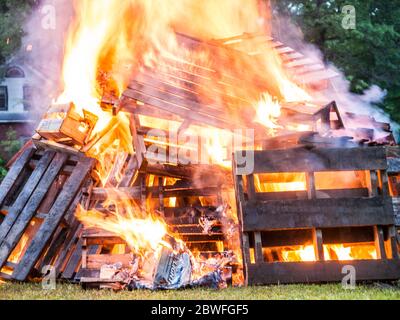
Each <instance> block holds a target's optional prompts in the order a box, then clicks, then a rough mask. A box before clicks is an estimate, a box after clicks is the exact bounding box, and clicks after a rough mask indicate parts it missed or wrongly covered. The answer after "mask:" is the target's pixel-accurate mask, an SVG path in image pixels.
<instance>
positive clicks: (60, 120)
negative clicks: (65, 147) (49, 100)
mask: <svg viewBox="0 0 400 320" xmlns="http://www.w3.org/2000/svg"><path fill="white" fill-rule="evenodd" d="M83 114H84V115H83V117H82V116H81V115H80V114H79V113H77V112H76V108H75V105H74V104H73V103H70V104H56V105H52V106H51V107H50V108H49V110H48V111H47V112H46V114H45V115H44V116H43V118H42V120H41V121H40V123H39V125H38V127H37V129H36V132H37V133H38V134H40V136H41V137H43V138H45V139H47V140H50V141H55V142H63V143H68V142H72V143H75V144H78V145H83V144H85V142H86V139H87V138H88V137H89V136H90V133H91V132H92V130H93V128H94V126H95V124H96V122H97V120H98V118H97V116H95V115H94V114H92V113H90V112H88V111H86V110H84V111H83Z"/></svg>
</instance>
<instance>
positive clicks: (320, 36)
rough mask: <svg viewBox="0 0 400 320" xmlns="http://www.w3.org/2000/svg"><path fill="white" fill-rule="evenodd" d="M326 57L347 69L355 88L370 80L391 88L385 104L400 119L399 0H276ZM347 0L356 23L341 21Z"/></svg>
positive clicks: (359, 89) (276, 5)
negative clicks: (348, 25) (350, 25)
mask: <svg viewBox="0 0 400 320" xmlns="http://www.w3.org/2000/svg"><path fill="white" fill-rule="evenodd" d="M273 4H274V8H275V9H276V10H277V11H278V12H279V13H280V14H284V15H287V16H291V17H292V20H294V21H295V23H297V24H298V25H299V26H300V27H301V29H302V30H303V33H304V35H305V39H306V40H307V41H308V42H311V43H313V44H315V45H317V46H318V47H319V48H320V49H321V50H322V52H323V53H324V55H325V58H326V59H327V60H329V61H331V62H333V63H334V64H335V65H336V66H337V67H339V68H340V69H341V70H342V71H343V72H344V73H345V75H346V77H347V78H348V80H349V81H350V83H351V90H352V91H353V92H355V93H362V92H363V91H364V90H365V89H367V88H368V87H370V86H371V85H378V86H379V87H381V88H382V89H385V90H386V91H387V96H386V98H385V100H384V102H383V103H382V104H381V107H382V108H383V109H384V110H385V111H387V112H388V113H390V115H391V116H392V118H393V119H394V120H395V121H397V122H400V0H390V1H389V0H383V1H382V0H275V1H273ZM346 5H352V6H354V7H355V10H356V11H355V12H356V28H355V29H350V30H346V29H344V28H343V26H342V21H343V18H344V17H345V15H344V14H343V13H342V9H343V7H344V6H346Z"/></svg>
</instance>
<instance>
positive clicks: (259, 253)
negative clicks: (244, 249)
mask: <svg viewBox="0 0 400 320" xmlns="http://www.w3.org/2000/svg"><path fill="white" fill-rule="evenodd" d="M254 247H255V248H254V256H255V260H256V263H262V262H263V261H264V257H263V250H262V249H263V246H262V241H261V233H260V232H254Z"/></svg>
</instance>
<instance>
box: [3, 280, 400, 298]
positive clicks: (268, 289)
mask: <svg viewBox="0 0 400 320" xmlns="http://www.w3.org/2000/svg"><path fill="white" fill-rule="evenodd" d="M5 299H24V300H27V299H29V300H32V299H34V300H36V299H39V300H43V299H45V300H77V299H79V300H82V299H83V300H86V299H90V300H98V299H99V300H109V299H112V300H144V299H150V300H153V299H154V300H172V299H177V300H187V299H189V300H217V299H219V300H223V299H228V300H230V299H232V300H254V299H256V300H264V299H267V300H276V299H283V300H285V299H288V300H293V299H297V300H298V299H301V300H309V299H323V300H338V299H339V300H340V299H342V300H343V299H345V300H347V299H357V300H359V299H361V300H369V299H374V300H375V299H377V300H382V299H383V300H389V299H390V300H400V283H397V284H392V285H388V284H380V283H374V284H368V285H367V284H365V285H359V286H357V287H356V288H355V289H354V290H350V289H347V290H346V289H343V288H342V286H341V285H340V284H324V285H280V286H265V287H248V288H229V289H225V290H220V291H216V290H206V289H195V290H178V291H158V292H151V291H133V292H128V291H123V292H113V291H110V290H101V291H100V290H88V291H85V290H83V289H81V287H80V286H79V285H74V284H58V285H57V288H56V290H43V289H42V287H41V285H40V284H32V283H30V284H14V283H3V284H0V300H5Z"/></svg>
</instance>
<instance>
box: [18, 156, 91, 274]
mask: <svg viewBox="0 0 400 320" xmlns="http://www.w3.org/2000/svg"><path fill="white" fill-rule="evenodd" d="M94 164H95V161H94V159H90V158H83V159H82V160H81V161H80V162H79V164H78V165H77V167H76V169H75V170H74V172H73V173H72V175H71V176H70V177H69V178H68V180H67V182H66V183H65V185H64V188H63V191H62V192H61V193H60V195H59V196H58V197H57V200H56V201H55V203H54V205H53V207H52V208H51V210H50V212H49V214H48V217H47V218H46V220H45V221H44V222H43V223H42V225H41V227H40V228H39V230H38V232H37V234H36V235H35V238H34V239H33V240H32V242H31V244H30V246H29V248H28V250H27V251H26V253H25V255H24V257H23V258H22V260H21V262H20V263H19V264H18V267H17V268H16V269H15V270H14V272H13V277H14V278H15V279H16V280H19V281H24V280H25V279H26V278H27V277H28V275H29V273H30V271H31V270H32V268H33V266H34V265H35V262H36V261H37V259H38V258H39V257H40V255H41V254H42V252H43V250H44V248H45V247H46V245H47V244H48V241H49V239H50V238H51V236H52V235H53V233H54V231H55V230H56V228H57V226H58V224H59V223H60V221H61V219H62V218H63V216H64V214H65V212H66V210H67V209H68V208H69V206H70V204H71V202H72V201H73V200H74V198H75V196H76V194H77V193H78V191H79V189H80V188H81V186H82V184H83V182H84V181H85V179H86V177H87V175H88V173H89V172H90V170H91V169H92V168H93V166H94Z"/></svg>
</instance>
